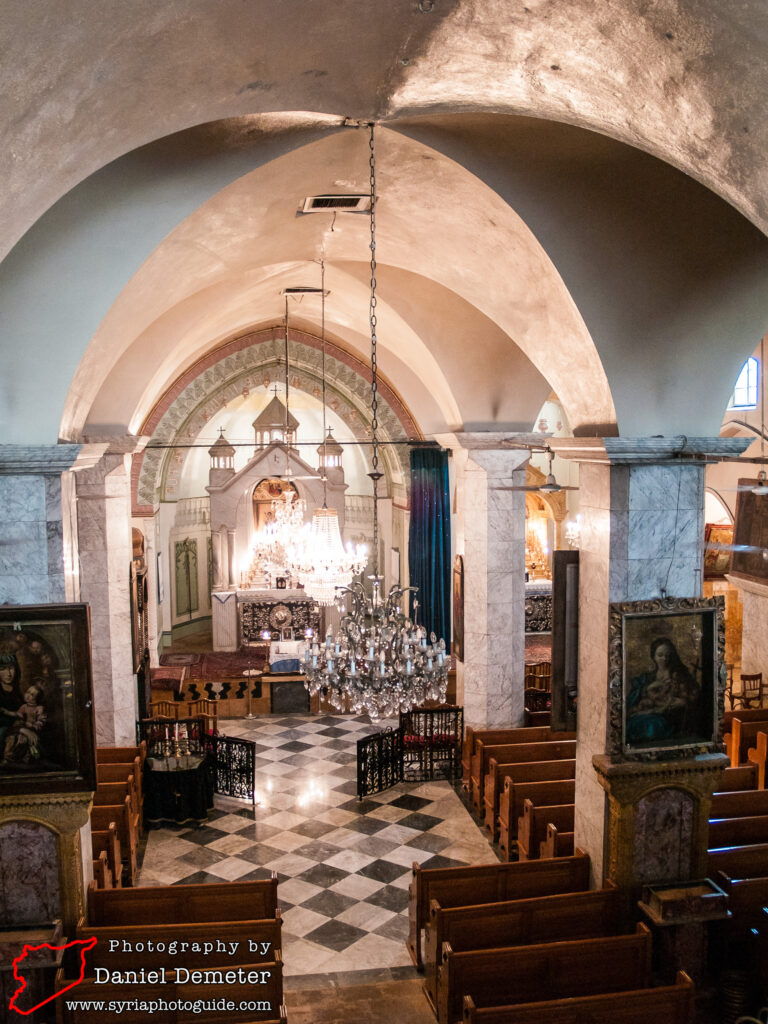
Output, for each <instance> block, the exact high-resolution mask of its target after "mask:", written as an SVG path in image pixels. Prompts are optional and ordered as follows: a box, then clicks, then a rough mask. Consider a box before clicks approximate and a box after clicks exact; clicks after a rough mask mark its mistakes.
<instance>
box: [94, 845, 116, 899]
mask: <svg viewBox="0 0 768 1024" xmlns="http://www.w3.org/2000/svg"><path fill="white" fill-rule="evenodd" d="M93 881H94V884H95V886H96V888H97V889H111V888H112V887H113V886H112V871H111V869H110V867H109V864H108V863H107V855H106V853H105V852H104V850H102V851H101V853H100V854H99V855H98V857H94V858H93Z"/></svg>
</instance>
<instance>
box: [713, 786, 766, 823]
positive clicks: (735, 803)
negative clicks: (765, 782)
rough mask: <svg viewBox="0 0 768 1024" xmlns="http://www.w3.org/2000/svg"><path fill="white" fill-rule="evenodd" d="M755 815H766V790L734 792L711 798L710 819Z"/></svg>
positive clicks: (715, 795) (714, 795)
mask: <svg viewBox="0 0 768 1024" xmlns="http://www.w3.org/2000/svg"><path fill="white" fill-rule="evenodd" d="M755 814H768V790H766V789H743V790H734V791H733V792H723V793H715V794H713V796H712V807H711V810H710V815H711V817H712V818H746V817H748V816H752V815H755Z"/></svg>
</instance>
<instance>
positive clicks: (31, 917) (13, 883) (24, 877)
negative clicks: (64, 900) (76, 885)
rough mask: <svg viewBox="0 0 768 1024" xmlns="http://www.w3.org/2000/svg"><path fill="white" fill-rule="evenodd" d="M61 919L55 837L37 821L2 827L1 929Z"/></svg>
mask: <svg viewBox="0 0 768 1024" xmlns="http://www.w3.org/2000/svg"><path fill="white" fill-rule="evenodd" d="M60 915H61V898H60V892H59V859H58V851H57V845H56V835H55V833H54V832H52V831H51V829H49V828H46V827H45V826H44V825H41V824H40V823H39V822H36V821H24V820H19V821H9V822H6V823H5V824H3V825H0V926H6V927H8V926H19V925H25V924H38V923H40V922H44V921H52V920H53V919H54V918H55V917H59V916H60Z"/></svg>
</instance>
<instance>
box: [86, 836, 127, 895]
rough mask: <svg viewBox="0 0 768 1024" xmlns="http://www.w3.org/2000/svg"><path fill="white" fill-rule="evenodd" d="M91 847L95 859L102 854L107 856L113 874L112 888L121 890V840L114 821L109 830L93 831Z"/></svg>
mask: <svg viewBox="0 0 768 1024" xmlns="http://www.w3.org/2000/svg"><path fill="white" fill-rule="evenodd" d="M91 847H92V849H93V856H94V857H99V856H101V854H102V853H103V854H104V855H105V856H106V858H107V864H108V866H109V870H110V872H111V874H112V888H113V889H121V888H122V885H123V859H122V856H121V854H120V839H119V837H118V834H117V826H116V825H115V823H114V821H112V822H110V824H109V828H108V829H105V830H104V831H102V832H95V831H93V829H91Z"/></svg>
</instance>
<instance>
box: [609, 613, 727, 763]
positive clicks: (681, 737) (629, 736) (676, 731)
mask: <svg viewBox="0 0 768 1024" xmlns="http://www.w3.org/2000/svg"><path fill="white" fill-rule="evenodd" d="M622 632H623V667H624V672H623V682H624V686H623V691H624V709H623V710H624V747H625V749H650V748H655V747H670V746H687V745H696V744H701V743H709V742H711V741H712V738H713V723H714V701H715V691H716V687H715V680H716V662H717V651H716V619H715V616H714V615H713V614H712V613H710V612H709V611H708V610H702V611H694V612H689V611H686V612H678V613H675V612H670V613H667V614H661V615H648V614H637V615H632V614H625V615H624V617H623V623H622Z"/></svg>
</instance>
